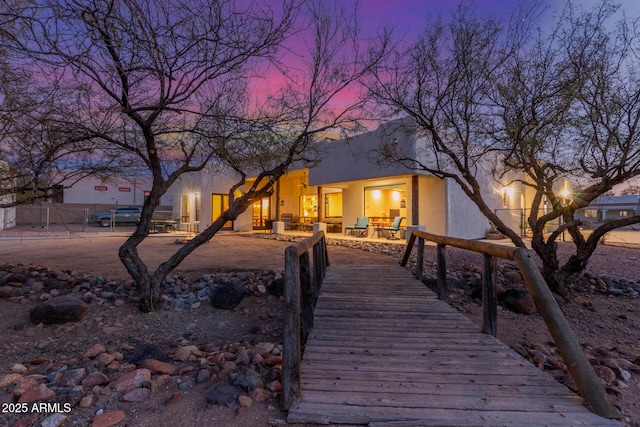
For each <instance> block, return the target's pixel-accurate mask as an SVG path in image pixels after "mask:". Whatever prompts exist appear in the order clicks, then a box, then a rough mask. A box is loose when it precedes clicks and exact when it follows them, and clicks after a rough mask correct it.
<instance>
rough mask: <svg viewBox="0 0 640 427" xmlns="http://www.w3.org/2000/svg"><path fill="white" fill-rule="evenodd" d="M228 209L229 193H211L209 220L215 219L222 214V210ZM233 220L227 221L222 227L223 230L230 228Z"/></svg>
mask: <svg viewBox="0 0 640 427" xmlns="http://www.w3.org/2000/svg"><path fill="white" fill-rule="evenodd" d="M227 209H229V195H227V194H212V195H211V222H213V221H215V220H216V219H218V218H219V217H220V215H222V212H224V211H226V210H227ZM232 228H233V222H232V221H227V222H226V223H225V224H224V226H223V227H222V229H223V230H231V229H232Z"/></svg>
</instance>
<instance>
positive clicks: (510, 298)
mask: <svg viewBox="0 0 640 427" xmlns="http://www.w3.org/2000/svg"><path fill="white" fill-rule="evenodd" d="M502 300H503V301H504V303H505V304H506V305H507V307H508V308H509V309H510V310H513V311H515V312H516V313H522V314H534V313H535V312H536V311H537V309H536V304H535V303H534V302H533V298H532V297H531V295H529V293H528V292H526V291H521V290H519V289H508V290H506V291H504V295H503V297H502Z"/></svg>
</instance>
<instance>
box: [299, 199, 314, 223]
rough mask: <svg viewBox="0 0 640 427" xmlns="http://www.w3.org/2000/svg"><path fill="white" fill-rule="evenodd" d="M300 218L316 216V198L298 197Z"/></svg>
mask: <svg viewBox="0 0 640 427" xmlns="http://www.w3.org/2000/svg"><path fill="white" fill-rule="evenodd" d="M300 216H301V217H303V218H315V217H317V216H318V196H300Z"/></svg>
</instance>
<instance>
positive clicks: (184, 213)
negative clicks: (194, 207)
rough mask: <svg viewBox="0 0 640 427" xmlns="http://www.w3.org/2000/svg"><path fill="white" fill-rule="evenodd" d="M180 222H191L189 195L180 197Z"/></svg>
mask: <svg viewBox="0 0 640 427" xmlns="http://www.w3.org/2000/svg"><path fill="white" fill-rule="evenodd" d="M180 222H191V213H190V212H189V195H188V194H183V195H182V196H181V197H180Z"/></svg>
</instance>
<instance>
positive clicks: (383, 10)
mask: <svg viewBox="0 0 640 427" xmlns="http://www.w3.org/2000/svg"><path fill="white" fill-rule="evenodd" d="M614 1H616V0H614ZM616 2H617V3H619V4H620V5H621V6H622V9H623V10H625V11H626V12H627V14H628V15H631V16H640V1H638V0H617V1H616ZM470 3H471V2H469V1H467V2H466V4H470ZM573 3H574V4H575V5H581V6H583V7H585V8H586V9H589V8H591V7H593V6H595V5H597V4H600V0H573ZM517 4H518V0H474V1H473V6H474V7H475V8H476V9H478V10H479V11H481V12H487V13H489V14H500V13H504V14H505V16H507V15H508V14H509V13H510V12H511V10H513V8H514V7H515V6H516V5H517ZM547 4H548V5H549V10H550V11H553V10H555V9H561V8H562V7H564V5H565V4H566V2H565V1H564V0H547ZM457 5H458V1H456V0H363V1H362V2H361V11H362V16H361V19H362V21H361V22H362V23H363V26H364V28H366V29H367V30H375V28H376V27H377V26H379V25H380V24H385V23H388V24H392V25H394V26H397V30H398V31H399V32H400V33H405V32H407V33H409V34H411V33H414V34H415V31H416V30H419V29H421V28H423V27H424V25H425V22H426V19H427V17H428V16H431V17H435V16H437V15H438V14H445V15H446V14H447V13H448V12H449V11H451V10H452V9H455V8H456V6H457ZM550 16H551V12H549V17H550Z"/></svg>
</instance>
